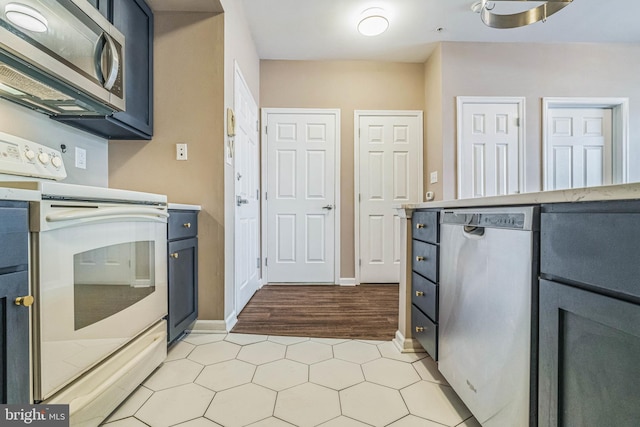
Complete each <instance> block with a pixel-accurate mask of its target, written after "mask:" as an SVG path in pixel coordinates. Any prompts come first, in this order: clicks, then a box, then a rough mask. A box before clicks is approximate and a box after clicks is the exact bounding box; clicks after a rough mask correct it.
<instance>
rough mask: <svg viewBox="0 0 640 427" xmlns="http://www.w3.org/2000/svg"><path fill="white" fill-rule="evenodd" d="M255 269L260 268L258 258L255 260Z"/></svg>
mask: <svg viewBox="0 0 640 427" xmlns="http://www.w3.org/2000/svg"><path fill="white" fill-rule="evenodd" d="M256 268H260V257H258V258H256Z"/></svg>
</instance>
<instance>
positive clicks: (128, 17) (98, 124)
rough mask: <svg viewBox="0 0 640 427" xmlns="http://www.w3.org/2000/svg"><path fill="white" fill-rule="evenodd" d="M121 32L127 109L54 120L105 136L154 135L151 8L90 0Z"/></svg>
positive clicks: (133, 0)
mask: <svg viewBox="0 0 640 427" xmlns="http://www.w3.org/2000/svg"><path fill="white" fill-rule="evenodd" d="M89 2H90V3H91V4H92V5H93V6H94V7H96V8H97V9H98V10H99V11H100V13H102V14H103V15H104V16H105V17H106V18H107V19H108V20H109V21H110V22H111V23H113V25H114V26H115V27H116V28H117V29H118V30H120V31H121V32H122V34H124V36H125V38H126V47H125V55H126V59H125V78H126V82H125V90H126V111H123V112H121V113H115V114H112V115H110V116H106V117H104V116H100V117H86V116H84V117H82V116H60V117H53V118H54V119H55V120H58V121H61V122H64V123H67V124H69V125H71V126H74V127H77V128H80V129H82V130H85V131H87V132H91V133H93V134H96V135H99V136H103V137H105V138H108V139H147V140H148V139H151V137H152V135H153V12H152V11H151V8H150V7H149V5H147V3H146V2H145V1H144V0H127V1H122V0H89Z"/></svg>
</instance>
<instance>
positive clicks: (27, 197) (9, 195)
mask: <svg viewBox="0 0 640 427" xmlns="http://www.w3.org/2000/svg"><path fill="white" fill-rule="evenodd" d="M0 200H15V201H21V202H36V201H39V200H40V193H39V192H38V191H33V190H24V189H22V188H6V187H0Z"/></svg>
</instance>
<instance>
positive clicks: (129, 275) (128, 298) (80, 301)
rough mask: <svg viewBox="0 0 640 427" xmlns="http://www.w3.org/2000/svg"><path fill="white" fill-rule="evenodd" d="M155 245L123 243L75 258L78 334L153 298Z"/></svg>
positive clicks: (151, 242) (75, 304)
mask: <svg viewBox="0 0 640 427" xmlns="http://www.w3.org/2000/svg"><path fill="white" fill-rule="evenodd" d="M154 257H155V245H154V241H138V242H128V243H120V244H116V245H111V246H104V247H101V248H97V249H92V250H90V251H87V252H82V253H78V254H75V255H74V257H73V270H74V274H73V279H74V289H73V295H74V327H75V330H76V331H77V330H79V329H82V328H84V327H86V326H89V325H92V324H94V323H97V322H99V321H101V320H103V319H106V318H108V317H110V316H112V315H114V314H116V313H118V312H120V311H122V310H124V309H126V308H127V307H130V306H132V305H134V304H135V303H137V302H138V301H140V300H142V299H144V298H146V297H147V296H149V295H150V294H152V293H153V292H154V291H155V289H156V287H155V277H154V276H155V274H154V272H155V260H154Z"/></svg>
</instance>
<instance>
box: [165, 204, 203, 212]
mask: <svg viewBox="0 0 640 427" xmlns="http://www.w3.org/2000/svg"><path fill="white" fill-rule="evenodd" d="M167 209H170V210H176V211H200V210H202V206H200V205H185V204H183V203H169V204H168V205H167Z"/></svg>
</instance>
